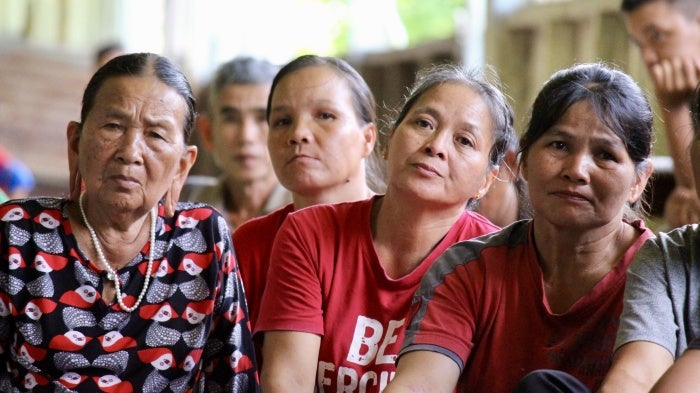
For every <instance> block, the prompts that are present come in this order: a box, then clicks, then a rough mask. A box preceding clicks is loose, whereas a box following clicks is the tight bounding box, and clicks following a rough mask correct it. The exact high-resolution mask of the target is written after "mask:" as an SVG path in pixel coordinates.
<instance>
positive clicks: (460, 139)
mask: <svg viewBox="0 0 700 393" xmlns="http://www.w3.org/2000/svg"><path fill="white" fill-rule="evenodd" d="M455 139H456V140H457V143H459V144H460V145H462V146H472V145H473V143H472V141H471V139H469V138H467V137H464V136H458V137H456V138H455Z"/></svg>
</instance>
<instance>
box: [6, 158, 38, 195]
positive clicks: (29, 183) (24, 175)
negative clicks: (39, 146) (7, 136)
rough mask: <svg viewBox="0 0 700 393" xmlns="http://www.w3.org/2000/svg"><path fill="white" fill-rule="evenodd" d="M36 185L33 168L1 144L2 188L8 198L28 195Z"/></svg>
mask: <svg viewBox="0 0 700 393" xmlns="http://www.w3.org/2000/svg"><path fill="white" fill-rule="evenodd" d="M35 186H36V180H35V179H34V174H33V173H32V170H31V169H29V167H28V166H27V165H26V164H25V163H24V162H22V161H20V160H19V159H18V158H17V157H15V156H13V155H12V154H11V153H10V152H9V151H8V150H6V149H5V148H4V147H2V146H1V145H0V190H2V191H3V192H4V194H5V195H6V197H7V198H9V199H17V198H25V197H28V196H29V195H30V194H31V192H32V190H34V187H35ZM1 198H2V195H0V199H1Z"/></svg>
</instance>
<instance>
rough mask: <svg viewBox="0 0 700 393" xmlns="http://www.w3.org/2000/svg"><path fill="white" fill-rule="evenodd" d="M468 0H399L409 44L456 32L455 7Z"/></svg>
mask: <svg viewBox="0 0 700 393" xmlns="http://www.w3.org/2000/svg"><path fill="white" fill-rule="evenodd" d="M467 1H468V0H397V4H398V9H399V14H400V15H401V19H402V20H403V23H404V26H406V31H407V32H408V43H409V45H415V44H417V43H420V42H423V41H427V40H432V39H439V38H447V37H450V36H451V35H452V34H454V30H455V23H454V17H453V13H454V10H455V9H458V8H463V7H466V4H467Z"/></svg>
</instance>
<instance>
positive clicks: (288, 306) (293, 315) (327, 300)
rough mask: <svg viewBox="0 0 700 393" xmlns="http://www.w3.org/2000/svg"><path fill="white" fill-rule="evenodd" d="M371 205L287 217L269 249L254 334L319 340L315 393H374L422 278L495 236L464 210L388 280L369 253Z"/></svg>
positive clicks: (390, 367)
mask: <svg viewBox="0 0 700 393" xmlns="http://www.w3.org/2000/svg"><path fill="white" fill-rule="evenodd" d="M376 199H377V197H375V198H372V199H368V200H365V201H359V202H350V203H343V204H338V205H319V206H313V207H310V208H306V209H302V210H299V211H297V212H294V213H291V214H290V215H289V216H287V219H286V221H285V222H284V223H283V224H282V227H281V228H280V230H279V232H278V234H277V238H276V240H275V244H274V246H273V250H272V256H271V264H270V270H269V272H268V286H267V288H266V289H265V294H264V295H263V301H262V307H261V312H260V314H259V317H258V320H257V322H256V326H255V330H256V331H258V332H260V331H269V330H291V331H302V332H310V333H315V334H319V335H321V336H322V339H321V347H320V354H319V362H318V369H319V370H318V373H319V385H320V386H319V390H321V391H328V392H336V391H367V392H380V391H381V390H382V389H383V388H384V387H385V386H386V384H387V383H388V381H389V380H391V378H393V375H394V372H395V365H394V361H395V359H396V354H397V353H398V351H399V349H400V346H401V342H402V339H403V332H404V328H405V325H406V317H407V315H408V311H409V306H410V302H411V298H412V296H413V293H414V292H415V290H416V289H417V287H418V284H419V283H420V280H421V278H422V276H423V274H424V273H425V272H426V271H427V269H428V268H429V267H430V265H431V264H432V262H433V261H434V260H435V259H436V258H437V257H438V256H439V255H440V254H441V253H442V252H443V251H444V250H445V249H446V248H447V247H449V246H450V245H452V244H453V243H454V242H456V241H458V240H462V239H468V238H472V237H474V236H477V235H481V234H485V233H489V232H493V231H494V230H496V229H497V227H496V226H495V225H493V224H492V223H491V222H490V221H488V220H487V219H485V218H484V217H482V216H480V215H478V214H476V213H472V212H469V211H465V212H464V214H463V215H462V216H461V217H460V218H459V219H458V220H457V222H456V223H455V224H454V225H453V226H452V228H451V229H450V230H449V231H448V233H447V234H446V235H445V237H444V238H443V239H442V241H441V242H440V243H439V244H437V245H436V246H435V248H434V249H433V250H432V251H431V252H430V254H429V255H428V256H427V257H426V258H425V259H424V260H423V262H422V263H421V264H420V265H419V266H418V267H416V268H415V269H414V270H413V271H412V272H410V273H409V274H407V275H405V276H404V277H401V278H398V279H392V278H390V277H389V276H387V275H386V273H385V272H384V269H383V267H382V266H381V264H380V263H379V260H378V257H377V254H376V252H375V249H374V242H373V239H372V234H371V229H370V212H371V208H372V203H373V202H374V201H375V200H376ZM339 381H340V382H339ZM338 384H341V385H342V386H338Z"/></svg>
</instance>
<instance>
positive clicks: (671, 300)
mask: <svg viewBox="0 0 700 393" xmlns="http://www.w3.org/2000/svg"><path fill="white" fill-rule="evenodd" d="M692 232H694V231H692ZM684 235H686V234H684V232H683V231H673V232H671V233H669V234H665V233H660V234H659V237H658V238H655V239H649V240H648V241H647V242H646V243H645V244H644V246H642V248H641V249H640V250H639V252H638V253H637V255H636V256H635V258H634V260H633V261H632V264H631V265H630V267H629V269H628V271H627V283H626V285H625V296H624V304H623V310H622V315H621V317H620V327H619V330H618V333H617V341H616V342H615V350H617V349H618V348H619V347H621V346H622V345H624V344H627V343H629V342H632V341H650V342H653V343H656V344H659V345H661V346H662V347H664V348H666V349H667V350H668V351H669V353H671V354H672V355H673V356H674V358H675V357H678V356H680V355H681V353H683V351H684V350H685V348H686V346H687V338H686V333H687V332H686V329H687V327H686V325H687V323H686V320H687V315H688V312H689V311H688V309H687V304H688V290H689V289H690V287H689V284H688V279H687V277H688V274H687V268H686V267H687V266H689V265H690V264H691V261H690V259H691V258H690V257H689V253H688V249H689V247H690V245H689V244H687V243H686V241H687V240H689V239H687V238H686V236H684Z"/></svg>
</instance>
